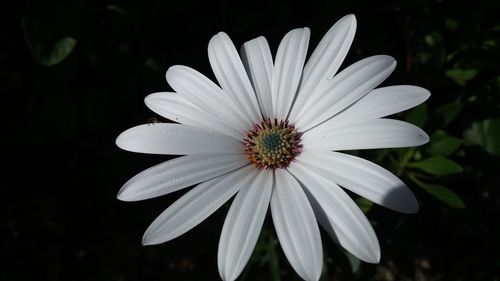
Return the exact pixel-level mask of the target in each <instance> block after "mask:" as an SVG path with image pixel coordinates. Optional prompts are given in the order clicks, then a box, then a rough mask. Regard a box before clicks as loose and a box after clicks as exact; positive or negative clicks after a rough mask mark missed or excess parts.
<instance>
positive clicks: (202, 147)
mask: <svg viewBox="0 0 500 281" xmlns="http://www.w3.org/2000/svg"><path fill="white" fill-rule="evenodd" d="M116 145H117V146H118V147H120V148H121V149H124V150H128V151H132V152H140V153H150V154H172V155H184V154H197V153H241V152H242V151H243V150H242V144H241V143H240V142H239V141H237V140H235V139H234V138H232V137H229V136H226V135H223V134H220V133H217V132H214V131H210V130H207V129H203V128H197V127H191V126H185V125H181V124H171V123H154V124H145V125H139V126H136V127H133V128H130V129H128V130H126V131H125V132H123V133H121V134H120V135H119V136H118V138H117V139H116Z"/></svg>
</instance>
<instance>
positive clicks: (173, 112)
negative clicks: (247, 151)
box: [144, 93, 243, 140]
mask: <svg viewBox="0 0 500 281" xmlns="http://www.w3.org/2000/svg"><path fill="white" fill-rule="evenodd" d="M144 102H145V103H146V105H147V106H148V107H149V109H151V110H152V111H154V112H156V113H157V114H159V115H161V116H163V117H165V118H167V119H170V120H172V121H175V122H178V123H181V124H184V125H189V126H194V127H201V128H207V129H211V130H215V131H217V132H220V133H222V134H225V135H228V136H231V137H233V138H235V139H238V140H239V139H241V138H242V136H243V134H242V133H241V132H240V131H238V130H236V129H234V128H232V127H230V126H228V125H226V122H222V121H221V120H219V119H217V118H215V117H214V115H212V114H207V113H206V112H205V111H204V110H201V109H200V108H199V107H197V106H196V105H194V104H192V103H191V102H189V101H188V100H187V99H186V98H185V97H183V96H182V95H180V94H178V93H154V94H151V95H148V96H147V97H146V98H145V100H144Z"/></svg>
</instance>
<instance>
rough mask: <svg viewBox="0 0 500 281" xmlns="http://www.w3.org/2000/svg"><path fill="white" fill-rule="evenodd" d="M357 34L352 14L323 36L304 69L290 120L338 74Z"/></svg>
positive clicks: (354, 18)
mask: <svg viewBox="0 0 500 281" xmlns="http://www.w3.org/2000/svg"><path fill="white" fill-rule="evenodd" d="M355 33H356V17H355V16H354V15H352V14H351V15H347V16H345V17H343V18H341V19H340V20H339V21H337V22H336V23H335V24H334V25H333V26H332V27H331V28H330V30H328V32H327V33H326V34H325V36H323V39H321V41H320V42H319V44H318V46H317V47H316V49H315V50H314V52H313V53H312V55H311V57H310V58H309V60H308V61H307V64H306V66H305V67H304V72H303V75H302V85H301V86H300V90H299V93H298V95H297V99H296V101H295V103H294V104H296V105H297V106H294V107H293V108H292V111H291V112H290V119H292V120H295V119H296V114H297V113H298V112H299V111H300V109H302V105H304V103H305V101H306V100H307V99H308V98H309V96H310V94H311V93H312V92H313V91H314V90H315V89H317V88H318V87H322V86H323V85H324V84H325V83H327V82H328V80H329V79H331V78H332V77H333V76H334V75H335V74H336V73H337V71H338V69H339V67H340V65H341V64H342V62H343V61H344V58H345V57H346V55H347V52H348V51H349V47H350V46H351V43H352V40H353V39H354V34H355Z"/></svg>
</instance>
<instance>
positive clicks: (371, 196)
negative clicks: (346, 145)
mask: <svg viewBox="0 0 500 281" xmlns="http://www.w3.org/2000/svg"><path fill="white" fill-rule="evenodd" d="M298 160H299V161H300V162H301V163H306V164H307V165H308V167H310V169H314V173H315V174H318V175H321V176H322V177H324V178H325V179H328V180H330V181H331V182H334V183H337V184H339V185H341V186H342V187H344V188H347V189H349V190H350V191H352V192H354V193H356V194H358V195H360V196H363V197H365V198H366V199H368V200H370V201H372V202H374V203H376V204H379V205H382V206H384V207H387V208H389V209H392V210H395V211H398V212H401V213H416V212H417V211H418V202H417V200H416V198H415V196H414V195H413V193H412V192H411V191H410V189H409V188H408V187H407V186H406V184H404V183H403V182H402V181H401V180H400V179H399V178H398V177H396V176H395V175H393V174H392V173H391V172H389V171H387V170H386V169H384V168H382V167H380V166H378V165H377V164H375V163H372V162H370V161H367V160H365V159H362V158H359V157H355V156H351V155H348V154H344V153H338V152H332V151H330V152H325V151H304V152H303V153H302V154H301V155H300V156H299V158H298Z"/></svg>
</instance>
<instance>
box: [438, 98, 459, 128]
mask: <svg viewBox="0 0 500 281" xmlns="http://www.w3.org/2000/svg"><path fill="white" fill-rule="evenodd" d="M462 107H463V105H462V104H461V103H459V102H452V103H447V104H445V105H443V106H441V107H439V108H438V109H436V111H435V112H436V113H437V114H438V115H439V116H441V118H443V124H442V126H447V125H448V124H450V123H451V122H452V121H453V120H455V118H456V117H457V116H458V114H459V113H460V111H461V110H462Z"/></svg>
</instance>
